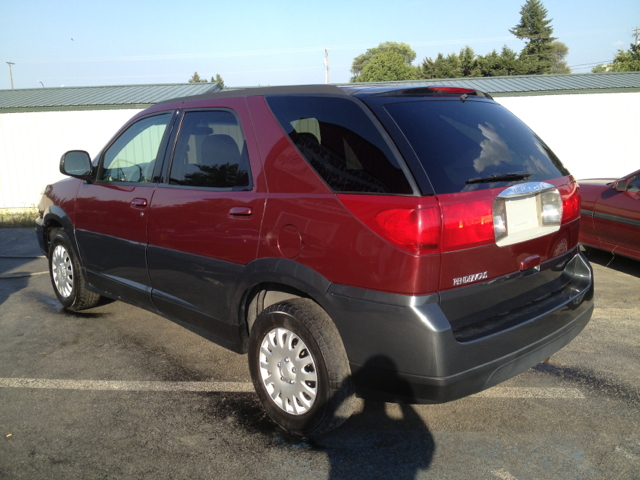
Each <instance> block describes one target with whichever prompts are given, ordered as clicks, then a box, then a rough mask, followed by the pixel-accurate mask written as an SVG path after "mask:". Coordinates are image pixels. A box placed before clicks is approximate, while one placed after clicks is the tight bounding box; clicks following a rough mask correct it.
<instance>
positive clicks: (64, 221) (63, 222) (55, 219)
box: [42, 205, 84, 268]
mask: <svg viewBox="0 0 640 480" xmlns="http://www.w3.org/2000/svg"><path fill="white" fill-rule="evenodd" d="M42 220H43V222H42V224H43V228H42V235H43V237H44V238H43V240H44V243H43V245H45V246H46V249H47V257H49V256H50V255H51V242H50V240H51V232H52V231H53V230H57V229H63V230H64V232H65V233H66V234H67V236H68V237H69V240H70V241H71V248H73V250H74V252H73V253H75V254H76V257H77V258H78V262H79V263H80V265H81V267H82V268H84V264H83V262H82V257H81V256H80V250H79V248H78V243H77V241H76V230H75V227H74V226H73V222H72V221H71V218H69V215H67V212H65V211H64V210H63V209H62V208H60V207H58V206H56V205H51V206H50V207H47V209H46V210H45V211H44V213H43V215H42Z"/></svg>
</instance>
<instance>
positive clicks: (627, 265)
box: [584, 248, 640, 278]
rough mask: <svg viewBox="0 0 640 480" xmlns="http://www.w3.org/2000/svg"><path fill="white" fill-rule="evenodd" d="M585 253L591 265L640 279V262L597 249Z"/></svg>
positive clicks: (587, 250)
mask: <svg viewBox="0 0 640 480" xmlns="http://www.w3.org/2000/svg"><path fill="white" fill-rule="evenodd" d="M584 253H585V255H586V256H587V258H588V259H589V261H590V262H591V263H595V264H597V265H601V266H603V267H607V268H610V269H612V270H615V271H617V272H621V273H626V274H627V275H632V276H634V277H636V278H640V261H638V260H633V259H631V258H627V257H623V256H621V255H615V254H613V253H611V252H607V251H606V250H598V249H595V248H588V249H586V250H585V252H584Z"/></svg>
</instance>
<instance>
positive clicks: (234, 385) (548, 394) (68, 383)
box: [0, 378, 585, 399]
mask: <svg viewBox="0 0 640 480" xmlns="http://www.w3.org/2000/svg"><path fill="white" fill-rule="evenodd" d="M2 387H4V388H43V389H54V390H114V391H149V392H218V393H233V392H249V393H250V392H253V391H254V389H253V384H251V383H249V382H158V381H150V382H139V381H118V380H49V379H44V378H0V388H2ZM469 398H574V399H582V398H585V397H584V395H583V394H582V392H580V390H578V389H577V388H523V387H520V388H518V387H501V388H492V389H490V390H485V391H484V392H481V393H478V394H476V395H472V396H471V397H469Z"/></svg>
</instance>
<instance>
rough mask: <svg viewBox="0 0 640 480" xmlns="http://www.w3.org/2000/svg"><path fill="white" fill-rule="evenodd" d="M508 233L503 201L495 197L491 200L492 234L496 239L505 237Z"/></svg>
mask: <svg viewBox="0 0 640 480" xmlns="http://www.w3.org/2000/svg"><path fill="white" fill-rule="evenodd" d="M508 233H509V230H508V228H507V209H506V207H505V204H504V201H503V200H501V199H497V200H496V201H494V202H493V234H494V236H495V238H496V241H497V240H500V239H501V238H503V237H506V236H507V234H508Z"/></svg>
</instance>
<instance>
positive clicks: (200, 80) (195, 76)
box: [189, 72, 207, 83]
mask: <svg viewBox="0 0 640 480" xmlns="http://www.w3.org/2000/svg"><path fill="white" fill-rule="evenodd" d="M189 83H207V79H206V78H200V75H198V72H194V74H193V76H192V77H191V78H190V79H189Z"/></svg>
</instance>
